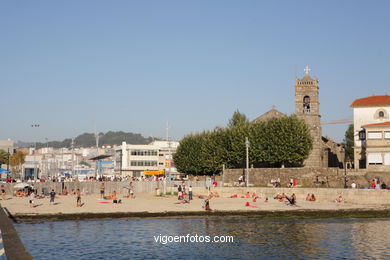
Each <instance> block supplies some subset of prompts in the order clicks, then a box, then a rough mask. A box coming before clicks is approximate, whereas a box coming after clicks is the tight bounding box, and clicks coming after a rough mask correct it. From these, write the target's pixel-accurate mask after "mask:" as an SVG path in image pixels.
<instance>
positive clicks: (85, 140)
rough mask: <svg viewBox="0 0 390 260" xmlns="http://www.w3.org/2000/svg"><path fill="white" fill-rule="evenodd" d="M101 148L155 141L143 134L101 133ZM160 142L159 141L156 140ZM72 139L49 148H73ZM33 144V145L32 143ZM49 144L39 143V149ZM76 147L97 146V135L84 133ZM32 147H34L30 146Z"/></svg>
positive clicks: (52, 142)
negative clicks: (124, 143) (123, 143)
mask: <svg viewBox="0 0 390 260" xmlns="http://www.w3.org/2000/svg"><path fill="white" fill-rule="evenodd" d="M99 136H100V138H99V146H100V147H101V146H102V145H105V146H106V145H115V144H116V145H120V144H122V142H126V143H128V144H148V143H150V142H152V141H153V138H152V137H148V138H145V137H143V136H142V135H141V134H134V133H125V132H122V131H119V132H113V131H109V132H107V133H99ZM155 140H158V139H155ZM71 142H72V139H70V138H67V139H64V140H63V141H50V142H49V143H48V145H49V147H54V148H61V147H71ZM30 144H31V143H30ZM46 145H47V143H37V148H41V147H46ZM74 145H75V147H91V146H96V139H95V134H93V133H84V134H81V135H79V136H77V137H76V138H75V140H74ZM30 147H32V146H30Z"/></svg>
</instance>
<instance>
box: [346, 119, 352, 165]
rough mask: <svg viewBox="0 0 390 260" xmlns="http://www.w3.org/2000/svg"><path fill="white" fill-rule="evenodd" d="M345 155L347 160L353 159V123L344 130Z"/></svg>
mask: <svg viewBox="0 0 390 260" xmlns="http://www.w3.org/2000/svg"><path fill="white" fill-rule="evenodd" d="M344 143H345V157H346V159H347V160H350V161H353V159H354V154H353V145H354V132H353V124H350V125H349V126H348V129H347V131H345V138H344Z"/></svg>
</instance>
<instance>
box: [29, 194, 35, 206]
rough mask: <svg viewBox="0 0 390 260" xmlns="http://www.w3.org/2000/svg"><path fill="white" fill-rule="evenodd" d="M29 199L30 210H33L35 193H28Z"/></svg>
mask: <svg viewBox="0 0 390 260" xmlns="http://www.w3.org/2000/svg"><path fill="white" fill-rule="evenodd" d="M29 199H30V200H29V205H30V208H34V207H35V205H34V200H35V192H34V191H32V192H31V193H30V196H29Z"/></svg>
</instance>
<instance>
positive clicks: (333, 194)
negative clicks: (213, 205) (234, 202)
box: [194, 187, 390, 205]
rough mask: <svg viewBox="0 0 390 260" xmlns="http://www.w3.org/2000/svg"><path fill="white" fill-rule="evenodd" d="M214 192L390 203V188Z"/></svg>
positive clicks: (199, 191) (199, 192)
mask: <svg viewBox="0 0 390 260" xmlns="http://www.w3.org/2000/svg"><path fill="white" fill-rule="evenodd" d="M211 191H212V192H217V193H218V194H219V195H220V196H221V197H225V198H227V197H230V196H232V195H234V194H237V195H238V196H239V197H241V196H243V195H245V194H246V193H247V192H249V193H250V195H252V193H256V195H258V196H260V197H261V199H264V198H266V197H268V199H273V198H274V197H275V196H276V194H277V193H280V194H282V193H285V194H287V195H288V196H291V194H292V193H295V195H296V196H297V200H298V203H299V201H302V200H305V199H306V196H307V194H308V193H310V194H314V195H315V197H316V199H317V201H318V202H331V201H334V200H335V199H336V198H338V197H339V196H342V197H343V198H344V199H345V200H346V202H347V203H356V204H370V205H372V204H375V205H385V204H388V205H389V204H390V190H371V189H328V188H261V187H258V188H257V187H249V188H245V187H242V188H241V187H223V188H222V187H220V188H212V189H211ZM194 194H196V195H208V191H207V189H205V188H194Z"/></svg>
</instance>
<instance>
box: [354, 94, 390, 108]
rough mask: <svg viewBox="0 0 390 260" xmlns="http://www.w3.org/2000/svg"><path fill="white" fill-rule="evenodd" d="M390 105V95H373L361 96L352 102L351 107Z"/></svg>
mask: <svg viewBox="0 0 390 260" xmlns="http://www.w3.org/2000/svg"><path fill="white" fill-rule="evenodd" d="M385 105H390V96H388V95H385V96H371V97H365V98H359V99H356V100H355V101H353V102H352V104H351V107H376V106H385Z"/></svg>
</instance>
